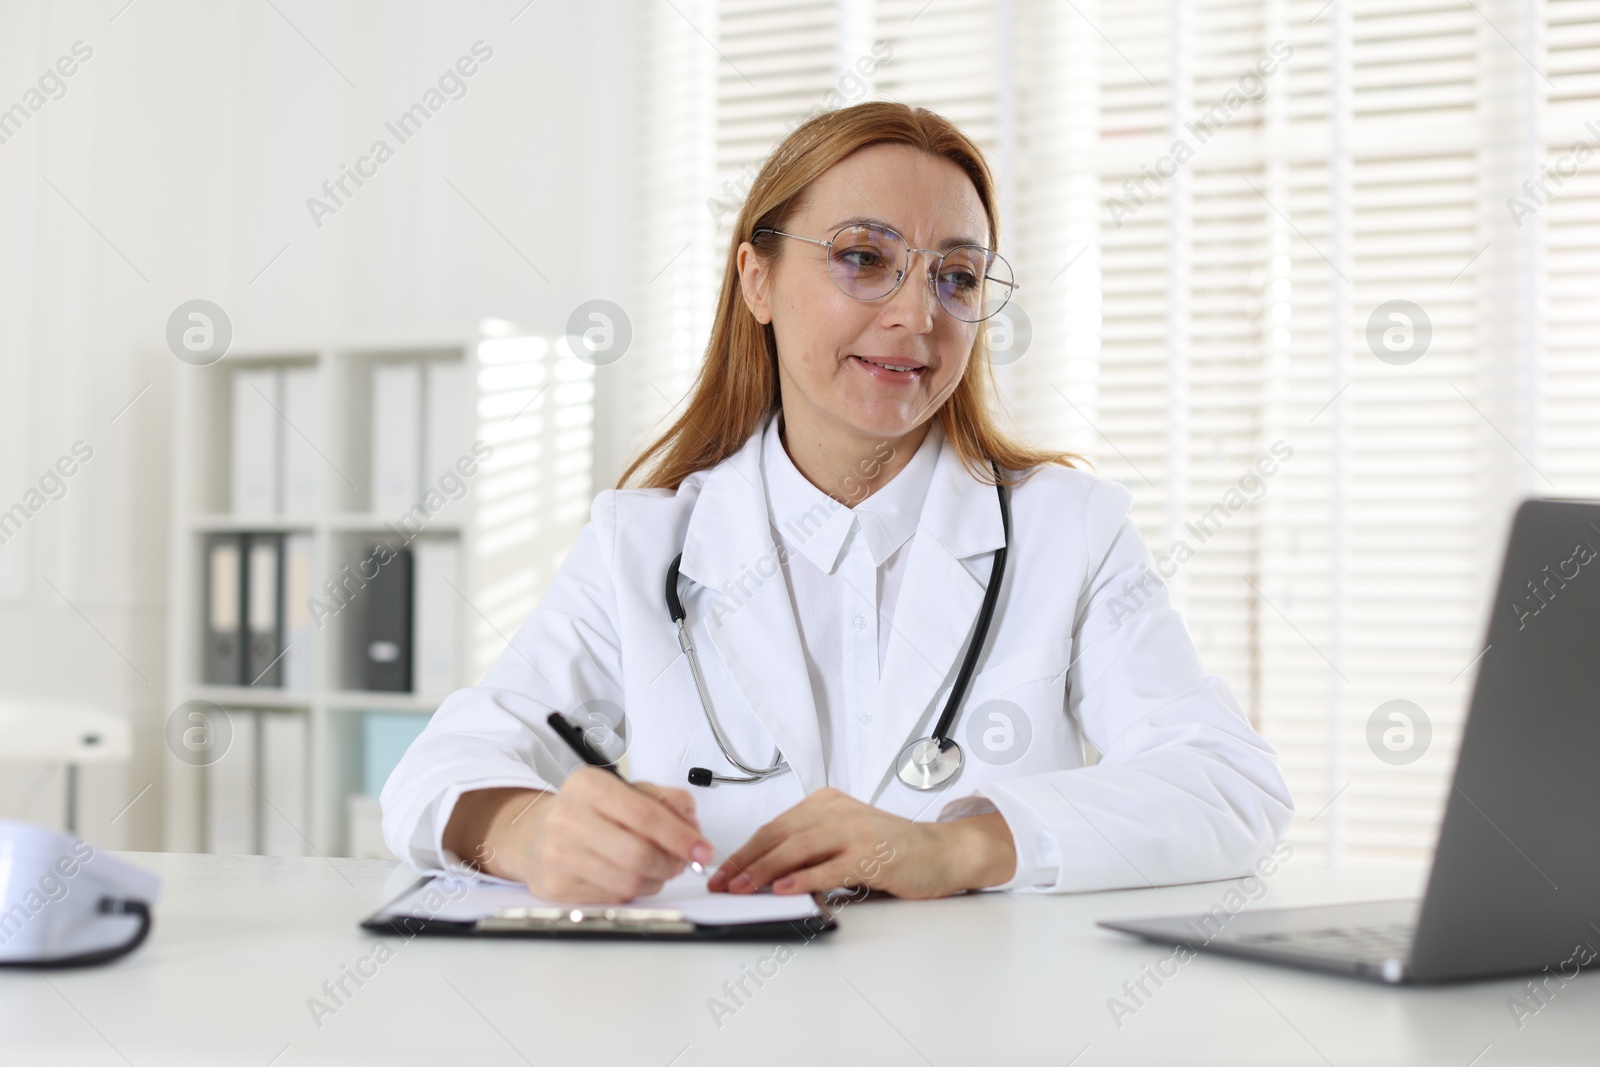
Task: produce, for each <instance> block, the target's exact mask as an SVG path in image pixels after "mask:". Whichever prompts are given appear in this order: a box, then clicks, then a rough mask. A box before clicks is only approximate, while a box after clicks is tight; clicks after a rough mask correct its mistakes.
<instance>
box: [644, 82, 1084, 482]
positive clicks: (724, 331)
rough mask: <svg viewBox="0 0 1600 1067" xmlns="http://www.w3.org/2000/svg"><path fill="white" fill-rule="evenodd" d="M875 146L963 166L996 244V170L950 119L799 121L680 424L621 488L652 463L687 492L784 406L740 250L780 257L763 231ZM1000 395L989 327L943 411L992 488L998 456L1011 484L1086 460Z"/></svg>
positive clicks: (656, 473) (840, 114)
mask: <svg viewBox="0 0 1600 1067" xmlns="http://www.w3.org/2000/svg"><path fill="white" fill-rule="evenodd" d="M875 144H904V145H910V146H912V147H913V148H917V149H920V150H922V151H924V152H927V153H929V154H930V155H935V156H941V157H943V158H945V159H949V160H951V161H952V162H954V163H955V164H956V165H957V166H959V167H960V168H961V169H962V171H963V172H965V173H966V175H967V177H968V178H970V179H971V180H972V184H973V187H974V188H975V189H976V190H977V192H978V199H979V200H981V201H982V202H983V210H984V215H985V216H986V217H987V219H988V222H989V232H990V233H991V234H993V235H994V241H995V244H996V246H998V244H999V235H1000V220H999V217H998V209H997V208H996V205H995V195H994V182H993V179H992V177H991V176H990V174H989V166H988V164H987V163H986V162H985V161H984V158H983V153H982V151H981V150H980V149H979V148H978V146H977V145H975V144H973V142H972V141H971V140H970V139H969V138H968V137H967V135H966V134H964V133H962V132H961V131H960V130H959V129H957V128H956V127H955V125H954V124H952V123H951V122H950V121H949V120H948V119H946V118H944V117H943V116H941V115H938V114H936V113H934V112H932V111H929V110H927V109H926V108H920V107H915V108H914V107H909V106H907V105H905V104H898V103H891V102H887V101H872V102H869V103H864V104H857V105H855V106H853V107H847V108H841V109H840V110H837V111H831V112H826V113H824V114H822V115H818V116H816V117H815V118H812V119H810V120H808V121H806V122H804V123H802V124H801V125H799V126H797V127H795V129H794V130H793V132H791V133H790V134H789V136H788V137H786V138H784V140H783V143H782V144H780V145H779V146H778V148H777V150H776V151H774V152H773V153H772V155H771V156H770V157H768V159H767V161H766V163H765V164H763V166H762V168H761V172H760V173H759V174H758V175H757V176H756V179H755V182H754V183H753V184H752V185H751V186H750V193H749V195H748V196H747V197H746V198H745V202H744V206H743V208H741V209H740V211H739V217H738V220H737V221H736V222H735V223H734V228H733V238H732V240H731V241H729V243H728V259H727V265H726V267H725V268H724V270H723V276H722V294H721V296H720V297H719V298H718V300H717V315H716V320H715V321H714V322H713V324H712V327H711V339H710V342H709V343H708V344H707V345H706V359H705V362H704V363H703V364H702V365H701V367H700V372H699V374H698V376H697V377H696V379H695V385H694V390H693V395H692V396H691V397H690V398H689V403H688V404H687V405H686V406H685V408H684V410H683V414H682V415H680V416H679V417H678V419H677V421H676V422H674V423H673V424H672V426H671V427H670V428H669V429H667V431H666V432H665V433H663V434H661V435H660V436H659V437H657V438H656V439H655V441H653V442H652V443H651V444H650V445H649V446H648V447H647V448H645V449H644V450H643V451H642V452H640V453H639V454H638V456H636V457H635V458H634V459H633V461H632V462H631V463H630V464H629V465H628V468H627V470H625V471H624V472H623V474H622V477H621V478H619V479H618V481H617V487H618V488H619V489H620V488H623V487H624V486H626V485H627V483H628V480H629V479H630V478H632V477H633V475H634V474H635V473H636V472H637V471H638V470H639V469H640V468H641V467H643V466H645V465H646V464H647V463H649V462H650V461H651V460H652V459H655V463H654V465H653V466H652V467H651V469H650V471H649V473H648V475H647V476H646V477H645V479H644V481H643V482H642V487H643V488H647V489H676V488H678V486H679V484H680V483H682V481H683V480H684V479H685V478H687V477H688V476H689V475H690V474H693V473H694V472H695V471H699V470H705V469H707V468H709V467H714V466H716V465H717V464H718V463H721V462H722V461H723V460H724V459H727V458H728V457H729V456H731V455H733V454H734V453H735V452H737V451H738V450H739V449H740V448H741V447H743V445H744V444H745V442H746V441H748V440H749V439H750V435H751V434H753V433H755V432H756V430H757V429H758V428H759V427H760V426H761V424H762V422H763V420H764V419H765V418H766V416H767V415H769V414H771V413H772V412H774V411H775V410H776V409H777V408H778V406H779V404H780V400H779V395H778V362H777V361H778V350H777V343H776V340H775V339H774V336H773V332H772V327H771V326H770V325H764V324H762V323H761V322H759V321H757V320H756V317H755V316H754V315H753V314H751V312H750V309H749V308H748V307H747V306H746V305H745V302H744V299H743V297H742V295H741V293H740V285H739V269H738V252H739V245H740V243H741V242H744V241H749V242H751V244H753V245H754V246H755V249H756V251H757V253H758V254H759V255H761V256H762V257H763V258H765V259H769V260H770V259H772V258H774V257H776V256H777V255H778V248H779V246H780V244H779V242H780V239H779V238H778V237H776V236H775V235H773V234H770V233H764V234H760V235H757V234H756V231H757V230H760V229H764V228H771V229H779V230H781V229H785V228H786V227H787V224H788V221H789V219H790V218H791V217H792V216H793V215H794V213H795V212H796V211H798V210H799V209H800V206H801V205H802V203H803V202H804V197H805V195H806V193H807V191H808V190H809V189H810V186H811V183H812V182H814V181H815V180H816V179H817V178H818V177H820V176H821V175H822V173H823V172H824V171H826V170H827V169H828V168H829V167H831V166H833V165H834V164H835V163H837V162H839V161H840V160H842V159H844V158H845V157H846V156H848V155H850V154H851V153H853V152H856V151H858V150H860V149H862V148H865V147H867V146H868V145H875ZM997 393H998V390H997V389H996V387H995V382H994V368H993V366H992V365H991V364H990V362H989V359H988V331H987V330H986V329H983V328H979V330H978V331H977V337H976V338H975V339H974V341H973V345H972V352H971V355H970V358H969V359H968V361H967V368H966V371H965V372H964V373H963V374H962V376H961V380H960V381H959V382H957V383H956V388H955V390H954V392H952V393H951V394H950V396H949V397H948V398H947V399H946V400H945V402H944V403H943V404H941V405H940V406H939V409H938V411H937V412H935V415H934V417H935V418H937V419H938V420H939V427H940V429H942V430H943V431H944V434H945V437H946V438H947V439H948V441H949V443H950V444H951V445H952V446H954V448H955V449H956V452H957V454H958V455H959V456H960V457H961V462H962V464H963V465H964V466H965V467H966V469H967V470H968V471H969V472H971V474H972V476H973V477H974V478H976V479H978V480H979V481H982V482H985V483H988V484H992V483H993V481H994V474H993V472H992V471H991V470H990V468H989V461H990V460H993V461H994V462H995V463H996V464H998V465H999V467H1000V468H1001V469H1002V470H1010V471H1019V472H1022V473H1021V475H1020V476H1019V477H1015V478H1006V477H1005V476H1004V475H1002V481H1004V482H1005V484H1007V485H1014V484H1016V483H1018V482H1021V481H1024V480H1026V479H1027V477H1028V476H1029V475H1030V474H1032V472H1033V468H1035V467H1038V466H1039V465H1041V464H1045V463H1059V464H1061V465H1062V466H1065V467H1074V466H1077V465H1078V464H1079V462H1080V461H1084V457H1082V456H1080V455H1078V454H1076V453H1072V452H1058V451H1050V450H1043V449H1036V448H1031V447H1028V446H1027V445H1024V444H1022V443H1020V442H1018V441H1015V440H1013V439H1012V438H1011V437H1009V436H1008V435H1007V434H1005V433H1004V432H1003V431H1002V430H1001V429H1000V428H999V427H998V426H997V425H996V420H995V416H994V412H993V410H992V407H993V404H994V399H993V398H994V397H995V396H996V395H997Z"/></svg>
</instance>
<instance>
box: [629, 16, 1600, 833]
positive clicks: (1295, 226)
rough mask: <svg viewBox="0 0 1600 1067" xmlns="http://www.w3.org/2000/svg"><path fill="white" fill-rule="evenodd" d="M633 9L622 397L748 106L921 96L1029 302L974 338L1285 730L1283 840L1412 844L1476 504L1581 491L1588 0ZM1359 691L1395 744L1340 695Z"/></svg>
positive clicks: (1452, 738)
mask: <svg viewBox="0 0 1600 1067" xmlns="http://www.w3.org/2000/svg"><path fill="white" fill-rule="evenodd" d="M652 18H653V19H654V21H655V25H654V26H653V29H654V31H655V32H654V35H653V38H652V40H653V42H654V43H653V45H652V63H653V64H654V65H655V69H656V71H657V72H658V74H659V75H660V77H659V78H657V79H656V80H653V81H651V82H650V83H649V84H651V85H652V99H651V101H650V103H649V107H650V108H651V109H652V130H651V131H650V132H649V134H648V141H647V149H648V160H649V165H648V166H647V167H646V172H647V176H646V189H645V195H646V205H645V207H646V217H647V219H649V220H651V223H650V226H649V228H650V229H651V230H653V231H654V230H657V229H658V228H659V229H660V230H661V232H662V233H670V234H671V236H670V238H667V237H652V238H651V240H652V241H656V242H657V244H658V247H654V248H653V249H652V253H653V256H654V262H653V264H652V265H651V266H650V267H649V269H650V270H652V271H654V270H655V269H657V267H658V266H659V264H661V263H666V262H667V261H668V259H669V257H672V256H674V254H675V253H678V252H679V249H680V248H683V249H685V250H684V251H682V252H681V254H680V255H679V258H678V259H676V260H675V261H674V265H673V266H671V267H670V268H669V269H668V272H667V273H666V274H664V275H662V276H661V277H660V278H659V279H657V280H654V281H650V282H649V287H648V288H647V293H648V294H649V299H650V300H651V305H650V312H649V313H650V314H651V315H653V316H657V322H656V323H655V324H654V325H653V326H652V327H651V328H649V329H645V330H641V331H640V336H641V337H642V338H645V339H646V341H645V344H646V345H648V346H651V347H650V352H649V355H648V358H649V360H650V361H651V362H650V366H649V372H650V373H649V374H647V375H645V376H644V377H647V378H651V379H653V380H654V381H656V382H657V383H658V384H659V383H661V382H665V381H668V380H670V381H673V382H675V383H678V384H676V385H675V387H674V388H675V391H673V390H667V389H665V388H664V387H663V389H662V393H663V394H670V401H669V400H667V399H665V398H664V397H663V396H657V397H656V398H655V400H654V403H655V404H656V406H657V408H665V406H666V404H667V403H669V402H671V401H676V400H677V399H679V397H680V396H681V393H682V391H683V390H684V389H685V388H687V384H688V375H689V374H690V373H692V369H693V366H694V364H695V361H696V360H697V359H698V357H699V354H700V352H701V351H702V348H703V344H704V333H705V328H706V325H707V324H708V323H709V317H710V312H711V307H712V304H713V301H714V299H715V295H716V286H717V283H718V279H719V276H720V269H721V261H722V256H723V254H724V253H725V251H726V247H727V241H728V239H729V236H730V232H729V229H728V227H729V225H730V223H731V222H732V219H733V215H734V213H735V212H736V210H737V206H738V203H739V202H740V200H742V191H741V183H742V185H743V187H747V186H748V181H749V179H750V178H751V177H753V176H754V173H755V170H756V168H758V167H759V165H760V163H761V160H762V159H763V158H764V157H765V155H766V154H767V152H768V151H770V149H771V148H772V147H773V145H774V144H775V143H776V142H777V141H778V140H779V139H781V137H782V136H783V134H785V133H786V132H787V131H788V129H790V128H792V126H793V125H794V124H795V123H796V122H797V121H799V120H800V119H801V117H803V116H804V115H807V114H810V113H812V112H814V111H815V110H816V109H817V108H819V107H824V106H837V105H838V104H839V103H848V102H853V101H854V100H856V99H861V98H863V97H865V96H866V95H867V94H868V93H870V94H872V95H875V96H878V97H885V98H890V99H898V100H903V101H906V102H910V103H916V104H921V105H924V106H928V107H932V108H934V109H936V110H939V111H940V112H942V113H944V114H945V115H947V116H949V117H950V118H952V119H953V120H955V121H956V122H958V123H959V124H960V125H961V126H962V127H963V128H964V129H965V130H967V132H968V133H969V134H970V135H972V136H973V137H974V139H975V140H977V141H978V142H979V143H980V144H981V145H982V147H983V148H984V150H985V151H986V152H987V153H989V156H990V161H991V163H992V164H993V165H994V166H995V168H996V170H997V177H998V179H999V185H1000V188H1001V190H1002V206H1003V208H1004V211H1005V216H1004V218H1003V221H1002V225H1003V227H1004V232H1003V236H1002V245H1001V247H1002V250H1003V251H1005V252H1006V254H1007V255H1008V257H1009V258H1010V259H1011V260H1012V262H1013V264H1014V265H1015V266H1016V268H1017V271H1018V276H1019V279H1020V280H1021V281H1022V283H1023V288H1022V290H1021V292H1020V293H1019V296H1018V297H1017V300H1016V304H1017V306H1018V307H1019V309H1020V315H1021V317H1022V318H1023V319H1025V320H1026V321H1025V324H1024V325H1023V327H1022V328H1019V329H1017V330H1016V331H1015V332H1014V333H1013V334H1012V337H1013V339H1014V340H1017V341H1019V342H1020V343H1019V344H1017V345H1016V347H1013V348H1011V349H1010V350H1009V351H1002V352H1000V353H999V354H997V358H996V364H997V366H996V374H997V377H998V378H999V380H1000V381H1001V384H1002V387H1003V391H1004V393H1005V396H1006V398H1007V403H1008V408H1009V411H1010V413H1011V414H1012V416H1013V417H1014V418H1015V421H1016V424H1017V425H1018V427H1019V428H1020V430H1021V432H1023V433H1024V434H1025V435H1026V436H1029V437H1031V438H1033V439H1034V440H1036V441H1038V442H1041V443H1048V444H1051V445H1055V446H1059V447H1065V448H1070V449H1074V450H1079V451H1085V452H1087V453H1089V454H1090V455H1091V456H1092V457H1093V459H1094V460H1095V463H1096V468H1097V470H1098V472H1099V473H1101V474H1104V475H1106V476H1108V477H1112V478H1115V479H1117V480H1119V481H1122V482H1123V483H1124V484H1126V485H1127V486H1128V487H1129V489H1130V490H1131V491H1132V493H1133V496H1134V501H1135V504H1134V516H1135V519H1136V521H1137V522H1138V524H1139V526H1140V528H1141V530H1142V531H1143V533H1144V536H1145V538H1146V540H1147V542H1148V543H1149V545H1150V547H1151V550H1152V552H1153V553H1154V554H1155V555H1156V557H1157V558H1158V560H1161V559H1163V558H1169V559H1170V561H1171V562H1170V564H1169V566H1170V568H1171V577H1170V578H1169V586H1170V588H1171V590H1172V592H1173V595H1174V597H1175V599H1176V601H1177V602H1178V604H1179V605H1180V607H1181V609H1182V611H1183V612H1184V615H1185V618H1186V619H1187V620H1188V623H1189V626H1190V629H1191V631H1192V632H1193V634H1194V637H1195V640H1196V643H1197V644H1198V646H1199V648H1200V650H1201V653H1202V656H1203V657H1204V660H1205V662H1206V665H1207V667H1208V669H1210V670H1212V671H1215V672H1217V673H1220V674H1222V675H1223V676H1224V677H1226V678H1227V680H1228V681H1229V683H1230V685H1231V687H1232V688H1233V691H1234V693H1235V694H1236V695H1237V696H1238V698H1239V700H1240V703H1241V705H1242V706H1243V707H1244V708H1245V709H1246V711H1247V713H1248V714H1249V715H1250V717H1251V720H1252V721H1253V722H1254V723H1255V724H1256V725H1257V726H1258V728H1260V729H1261V730H1262V732H1263V733H1264V734H1265V736H1266V737H1267V738H1268V739H1269V740H1270V741H1272V743H1273V744H1274V745H1275V746H1276V747H1277V748H1278V750H1279V752H1280V753H1281V755H1282V757H1283V763H1284V768H1285V773H1286V775H1287V776H1288V778H1289V782H1290V785H1291V788H1292V789H1293V791H1294V793H1295V796H1296V800H1297V804H1298V808H1299V812H1298V815H1297V820H1296V823H1295V827H1294V829H1293V831H1292V834H1291V840H1292V841H1293V842H1294V843H1295V844H1296V847H1300V848H1303V849H1306V850H1308V851H1310V852H1321V853H1322V854H1324V855H1325V856H1326V857H1327V858H1328V860H1329V862H1337V861H1339V860H1341V859H1343V858H1346V857H1362V858H1365V859H1383V858H1401V859H1412V858H1416V857H1418V856H1421V855H1425V854H1426V852H1427V850H1428V849H1429V848H1430V847H1431V845H1432V842H1433V838H1434V835H1435V833H1436V829H1437V824H1438V820H1439V817H1440V815H1441V814H1442V811H1443V801H1444V796H1445V791H1446V790H1447V788H1448V783H1449V776H1450V773H1451V770H1452V768H1453V763H1454V757H1455V749H1456V745H1457V742H1458V739H1459V734H1460V726H1461V720H1462V716H1463V714H1464V710H1465V702H1466V698H1467V696H1468V695H1469V693H1470V687H1471V682H1472V677H1473V670H1472V668H1473V664H1474V663H1475V661H1476V657H1477V655H1478V653H1479V652H1480V651H1481V650H1480V648H1479V647H1478V646H1479V643H1480V642H1481V640H1482V633H1483V619H1484V612H1485V610H1486V607H1487V605H1486V597H1487V595H1488V594H1489V592H1490V586H1491V583H1492V582H1493V580H1494V577H1495V568H1496V567H1497V565H1498V559H1499V554H1500V550H1501V546H1502V539H1503V536H1504V533H1505V529H1506V520H1507V518H1508V516H1509V513H1510V508H1511V507H1512V506H1513V505H1514V503H1515V501H1516V499H1517V498H1518V497H1519V496H1520V495H1522V494H1524V493H1541V494H1546V495H1567V496H1573V495H1584V494H1588V495H1600V351H1597V348H1596V344H1595V342H1596V341H1597V340H1600V321H1597V320H1600V311H1596V310H1595V308H1596V304H1595V301H1594V300H1593V299H1592V296H1591V294H1593V293H1594V292H1595V290H1596V287H1597V284H1600V252H1597V251H1596V248H1597V247H1600V241H1597V238H1600V177H1596V172H1597V171H1600V4H1597V3H1594V2H1592V0H1546V2H1543V3H1537V4H1535V3H1512V2H1494V0H1490V2H1478V0H1471V2H1469V0H1361V2H1351V0H1332V2H1324V0H1122V2H1120V3H1117V4H1110V3H1102V2H1099V0H1074V2H1073V3H1070V4H1060V3H1054V2H1049V3H1047V2H1045V0H937V2H935V3H932V4H929V3H926V2H925V0H877V2H876V3H871V2H859V0H842V2H815V3H807V2H800V0H791V2H777V0H700V2H699V3H684V2H680V0H675V3H674V5H666V6H658V7H657V8H655V9H653V14H652ZM874 49H877V50H878V52H879V53H880V54H881V55H883V56H884V58H882V61H881V62H880V63H878V64H876V69H875V70H874V72H873V74H872V75H871V76H870V78H865V79H861V78H855V79H852V78H851V76H850V68H851V65H852V63H853V62H854V60H855V58H856V57H857V56H859V55H862V54H866V53H867V52H871V51H872V50H874ZM668 131H671V132H670V135H669V132H668ZM1580 145H1581V146H1584V147H1579V146H1580ZM1591 156H1593V157H1594V158H1592V159H1591ZM1545 168H1549V170H1550V171H1553V176H1552V177H1548V178H1546V180H1544V181H1543V183H1542V185H1538V186H1536V187H1535V190H1534V193H1535V194H1537V197H1538V203H1536V204H1535V203H1533V200H1534V199H1535V197H1534V195H1532V194H1528V193H1526V192H1525V191H1524V190H1523V183H1524V182H1527V181H1530V180H1532V181H1537V180H1538V179H1539V178H1540V176H1541V175H1544V174H1546V173H1547V171H1546V169H1545ZM1518 196H1521V197H1522V199H1523V200H1524V201H1527V206H1528V207H1531V208H1532V210H1531V211H1522V210H1520V209H1515V208H1514V207H1513V201H1514V200H1515V198H1516V197H1518ZM1519 216H1521V217H1519ZM669 294H670V295H669ZM1395 315H1399V316H1400V317H1399V318H1395V317H1393V316H1395ZM1013 325H1016V324H1013ZM669 342H670V343H669ZM1268 472H1270V473H1268ZM1180 545H1181V546H1182V547H1181V548H1180V547H1179V546H1180ZM1180 557H1181V562H1178V560H1179V559H1180ZM1395 701H1403V702H1405V703H1404V704H1393V703H1392V702H1395ZM1395 708H1399V709H1401V710H1402V711H1403V712H1404V713H1405V715H1406V716H1407V718H1408V719H1409V720H1410V729H1411V734H1410V736H1411V738H1412V748H1411V749H1410V750H1401V751H1398V752H1397V751H1396V750H1394V749H1392V748H1389V747H1387V746H1385V745H1384V744H1383V743H1382V741H1381V737H1382V730H1379V731H1378V733H1377V734H1376V735H1374V734H1373V733H1372V731H1371V729H1370V724H1371V723H1372V722H1373V721H1374V717H1375V716H1377V720H1376V721H1377V722H1378V723H1379V724H1380V725H1381V726H1382V727H1383V728H1384V729H1388V728H1390V727H1392V726H1393V725H1394V724H1395V722H1396V721H1397V720H1392V719H1390V718H1388V717H1387V714H1388V711H1392V710H1394V709H1395ZM1384 709H1387V710H1384ZM1424 723H1425V725H1424ZM1402 733H1403V731H1402ZM1374 736H1376V737H1377V738H1378V739H1379V740H1377V741H1374V740H1373V738H1374ZM1395 736H1399V735H1391V737H1392V738H1393V737H1395ZM1425 736H1426V740H1425V741H1424V740H1423V739H1424V737H1425ZM1401 739H1402V740H1403V737H1402V738H1401Z"/></svg>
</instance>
